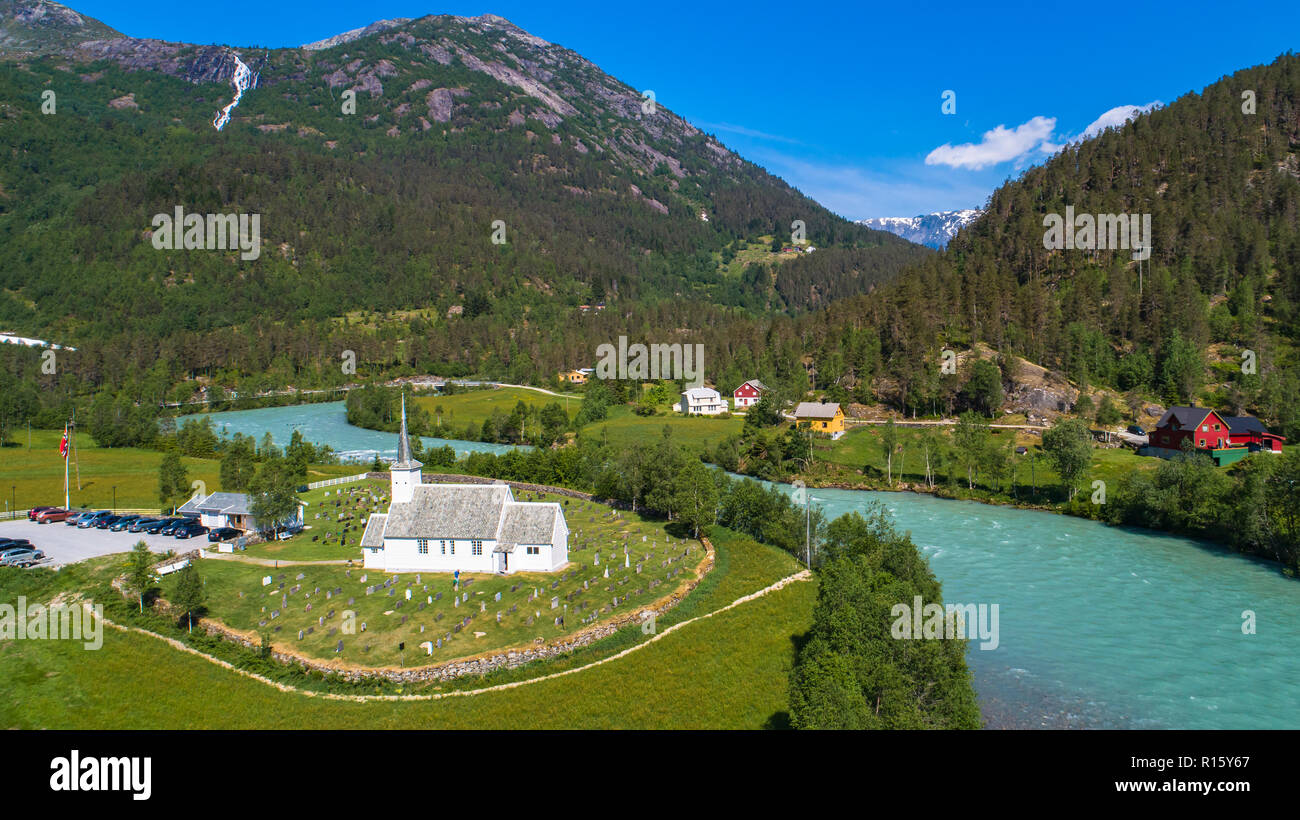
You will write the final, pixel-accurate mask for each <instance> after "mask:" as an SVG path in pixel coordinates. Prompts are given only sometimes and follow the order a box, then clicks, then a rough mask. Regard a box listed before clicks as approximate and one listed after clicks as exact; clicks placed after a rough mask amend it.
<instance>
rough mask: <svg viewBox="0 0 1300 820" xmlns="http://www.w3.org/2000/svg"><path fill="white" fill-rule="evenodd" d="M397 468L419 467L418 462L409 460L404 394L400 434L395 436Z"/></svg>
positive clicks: (409, 449)
mask: <svg viewBox="0 0 1300 820" xmlns="http://www.w3.org/2000/svg"><path fill="white" fill-rule="evenodd" d="M395 466H397V467H420V466H423V465H421V464H420V462H418V461H415V460H414V459H412V458H411V437H410V435H408V434H407V432H406V394H405V393H403V394H402V432H401V433H399V434H398V436H397V464H396V465H395Z"/></svg>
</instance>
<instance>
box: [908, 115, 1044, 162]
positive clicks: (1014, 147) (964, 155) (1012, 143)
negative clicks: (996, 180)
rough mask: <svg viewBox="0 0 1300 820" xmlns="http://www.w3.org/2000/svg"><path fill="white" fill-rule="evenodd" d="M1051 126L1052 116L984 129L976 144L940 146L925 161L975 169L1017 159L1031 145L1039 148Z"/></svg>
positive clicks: (1030, 149) (1031, 147) (1029, 148)
mask: <svg viewBox="0 0 1300 820" xmlns="http://www.w3.org/2000/svg"><path fill="white" fill-rule="evenodd" d="M1055 128H1056V118H1055V117H1034V118H1033V119H1031V120H1030V121H1029V122H1026V123H1023V124H1021V125H1018V126H1016V127H1015V128H1007V127H1006V126H1005V125H999V126H998V127H997V128H994V129H993V130H992V131H985V132H984V138H983V139H982V140H981V141H980V142H978V143H972V142H968V143H965V144H964V145H951V144H944V145H940V146H939V147H938V148H936V149H934V150H933V151H931V152H930V153H929V154H928V155H927V156H926V158H925V164H926V165H947V166H950V167H952V168H969V169H971V170H972V171H978V170H980V169H982V168H987V167H988V166H990V165H997V164H998V163H1000V162H1008V161H1010V160H1013V159H1019V158H1020V157H1023V156H1025V155H1026V154H1028V153H1029V152H1031V151H1033V150H1034V149H1035V148H1040V147H1042V146H1043V145H1044V144H1045V143H1046V142H1047V139H1048V138H1049V137H1051V136H1052V131H1053V130H1054V129H1055Z"/></svg>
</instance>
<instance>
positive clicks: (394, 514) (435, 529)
mask: <svg viewBox="0 0 1300 820" xmlns="http://www.w3.org/2000/svg"><path fill="white" fill-rule="evenodd" d="M511 500H512V497H511V494H510V487H509V486H507V485H505V484H421V485H419V486H417V487H413V488H412V496H411V500H410V501H406V502H397V503H394V504H393V505H392V506H390V507H389V508H388V525H387V527H386V529H385V530H384V534H385V535H386V536H387V537H389V538H460V539H482V540H489V539H496V537H497V528H498V526H499V525H500V523H501V512H502V508H503V507H504V506H505V505H506V503H507V502H508V501H511Z"/></svg>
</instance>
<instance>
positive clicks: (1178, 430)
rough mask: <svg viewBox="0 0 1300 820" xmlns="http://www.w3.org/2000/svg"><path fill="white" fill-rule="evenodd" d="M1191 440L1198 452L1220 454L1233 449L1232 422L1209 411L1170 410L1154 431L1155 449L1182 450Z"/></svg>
mask: <svg viewBox="0 0 1300 820" xmlns="http://www.w3.org/2000/svg"><path fill="white" fill-rule="evenodd" d="M1187 439H1191V440H1192V446H1193V447H1195V448H1196V449H1197V450H1218V449H1222V448H1224V447H1230V446H1232V435H1231V433H1230V432H1229V426H1228V420H1227V419H1225V418H1224V417H1223V416H1220V415H1219V414H1218V413H1216V412H1214V411H1213V410H1210V409H1208V408H1206V407H1170V408H1169V409H1168V410H1166V411H1165V414H1164V415H1163V416H1161V417H1160V421H1158V422H1156V427H1155V429H1154V430H1152V431H1151V437H1150V442H1151V446H1152V447H1159V448H1162V449H1169V450H1179V451H1181V450H1182V447H1183V441H1185V440H1187Z"/></svg>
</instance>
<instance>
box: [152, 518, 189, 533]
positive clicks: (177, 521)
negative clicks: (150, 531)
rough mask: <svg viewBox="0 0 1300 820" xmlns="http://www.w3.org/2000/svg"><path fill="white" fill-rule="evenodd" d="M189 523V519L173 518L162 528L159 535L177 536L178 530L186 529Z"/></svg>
mask: <svg viewBox="0 0 1300 820" xmlns="http://www.w3.org/2000/svg"><path fill="white" fill-rule="evenodd" d="M188 523H189V519H187V518H173V519H171V520H170V521H168V522H167V523H166V524H164V525H163V526H162V528H161V529H159V530H158V534H159V535H175V534H176V530H177V529H178V528H180V527H184V526H186V525H187V524H188Z"/></svg>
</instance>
